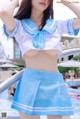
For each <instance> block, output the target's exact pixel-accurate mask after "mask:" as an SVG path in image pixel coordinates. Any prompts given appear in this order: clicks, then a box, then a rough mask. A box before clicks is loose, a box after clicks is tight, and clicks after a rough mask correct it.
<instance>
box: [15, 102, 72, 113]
mask: <svg viewBox="0 0 80 119" xmlns="http://www.w3.org/2000/svg"><path fill="white" fill-rule="evenodd" d="M13 105H17V106H18V107H20V108H22V109H24V110H28V111H41V112H43V111H73V108H72V107H47V108H43V107H30V106H26V105H23V104H20V103H16V102H13Z"/></svg>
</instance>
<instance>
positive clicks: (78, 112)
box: [0, 90, 80, 119]
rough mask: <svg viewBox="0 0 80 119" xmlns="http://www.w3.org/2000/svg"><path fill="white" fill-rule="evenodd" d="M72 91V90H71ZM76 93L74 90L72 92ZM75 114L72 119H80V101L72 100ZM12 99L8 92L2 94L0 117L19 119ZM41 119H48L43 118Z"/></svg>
mask: <svg viewBox="0 0 80 119" xmlns="http://www.w3.org/2000/svg"><path fill="white" fill-rule="evenodd" d="M70 91H71V90H70ZM72 91H73V92H74V90H72ZM71 101H72V104H73V107H74V110H75V114H74V116H71V119H80V99H77V98H71ZM11 103H12V99H10V98H9V96H8V92H7V90H6V91H5V92H4V93H2V94H0V116H1V113H7V116H8V117H15V118H16V117H19V113H18V111H16V110H14V109H12V108H11V107H10V106H11ZM41 119H46V117H45V118H44V117H42V118H41Z"/></svg>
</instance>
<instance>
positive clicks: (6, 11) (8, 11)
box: [0, 0, 19, 32]
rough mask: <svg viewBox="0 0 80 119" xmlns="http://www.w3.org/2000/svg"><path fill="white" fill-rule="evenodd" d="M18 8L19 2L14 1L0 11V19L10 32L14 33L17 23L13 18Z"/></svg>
mask: <svg viewBox="0 0 80 119" xmlns="http://www.w3.org/2000/svg"><path fill="white" fill-rule="evenodd" d="M17 6H19V1H18V0H13V1H11V2H10V3H9V4H8V5H7V6H6V7H3V8H1V9H0V18H1V20H2V21H3V23H4V24H5V25H6V27H7V29H8V30H9V31H10V32H12V31H13V29H14V28H15V27H16V22H15V20H14V18H13V13H14V9H15V8H16V7H17Z"/></svg>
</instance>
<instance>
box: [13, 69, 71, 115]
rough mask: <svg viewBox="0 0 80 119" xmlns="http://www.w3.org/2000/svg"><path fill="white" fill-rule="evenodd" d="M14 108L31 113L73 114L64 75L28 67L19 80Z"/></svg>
mask: <svg viewBox="0 0 80 119" xmlns="http://www.w3.org/2000/svg"><path fill="white" fill-rule="evenodd" d="M11 107H12V108H14V109H16V110H18V111H19V112H22V113H25V114H29V115H61V116H62V115H72V114H73V107H72V104H71V100H70V97H69V95H68V93H67V89H66V85H65V83H64V80H63V76H62V74H61V73H59V72H45V71H40V70H33V69H31V68H26V69H25V71H24V73H23V76H22V79H21V80H19V83H18V86H17V89H16V92H15V95H14V100H13V103H12V106H11Z"/></svg>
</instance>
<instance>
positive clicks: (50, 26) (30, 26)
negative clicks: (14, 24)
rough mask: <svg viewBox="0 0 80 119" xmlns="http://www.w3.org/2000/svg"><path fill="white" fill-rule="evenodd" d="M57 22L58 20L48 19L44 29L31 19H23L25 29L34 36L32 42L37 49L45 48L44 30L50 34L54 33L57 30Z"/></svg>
mask: <svg viewBox="0 0 80 119" xmlns="http://www.w3.org/2000/svg"><path fill="white" fill-rule="evenodd" d="M57 24H58V21H55V20H53V19H48V20H47V21H46V24H45V26H44V27H43V29H42V30H39V29H38V27H37V26H36V24H35V23H34V22H33V21H32V20H31V19H23V20H22V25H23V28H24V30H25V31H26V32H28V33H29V34H31V35H32V36H33V39H32V44H33V46H34V47H35V48H37V49H44V47H45V41H46V39H45V37H44V32H45V31H46V32H48V33H50V34H52V33H54V32H55V31H56V28H57Z"/></svg>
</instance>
